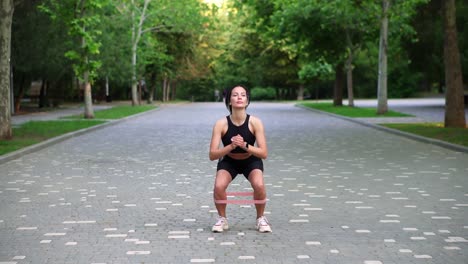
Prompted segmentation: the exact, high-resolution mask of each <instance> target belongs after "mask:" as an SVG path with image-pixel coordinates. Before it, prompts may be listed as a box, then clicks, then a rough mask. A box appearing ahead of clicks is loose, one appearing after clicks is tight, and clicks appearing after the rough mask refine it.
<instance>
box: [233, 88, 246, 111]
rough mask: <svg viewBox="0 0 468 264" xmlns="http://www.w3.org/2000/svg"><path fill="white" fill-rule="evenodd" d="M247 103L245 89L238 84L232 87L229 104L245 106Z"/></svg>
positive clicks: (237, 106) (238, 106) (236, 106)
mask: <svg viewBox="0 0 468 264" xmlns="http://www.w3.org/2000/svg"><path fill="white" fill-rule="evenodd" d="M247 104H248V98H247V91H246V90H245V89H244V88H243V87H240V86H237V87H234V89H232V92H231V106H232V107H234V108H245V107H247Z"/></svg>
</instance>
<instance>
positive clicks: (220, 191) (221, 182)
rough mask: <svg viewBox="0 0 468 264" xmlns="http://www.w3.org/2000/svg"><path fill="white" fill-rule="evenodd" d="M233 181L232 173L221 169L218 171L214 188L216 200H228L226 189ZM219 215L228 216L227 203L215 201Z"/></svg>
mask: <svg viewBox="0 0 468 264" xmlns="http://www.w3.org/2000/svg"><path fill="white" fill-rule="evenodd" d="M231 181H232V178H231V174H229V172H228V171H226V170H219V171H218V172H216V179H215V184H214V190H213V197H214V199H215V201H216V200H227V196H226V189H227V187H228V186H229V183H230V182H231ZM215 206H216V210H218V215H219V216H222V217H226V204H217V203H215Z"/></svg>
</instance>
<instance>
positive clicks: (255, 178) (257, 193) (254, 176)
mask: <svg viewBox="0 0 468 264" xmlns="http://www.w3.org/2000/svg"><path fill="white" fill-rule="evenodd" d="M249 181H250V184H251V185H252V188H253V189H254V200H265V199H266V190H265V184H264V182H263V172H262V171H261V170H259V169H254V170H252V171H251V172H250V174H249ZM265 205H266V204H265V203H263V204H255V208H256V209H257V218H259V217H261V216H263V214H264V212H265Z"/></svg>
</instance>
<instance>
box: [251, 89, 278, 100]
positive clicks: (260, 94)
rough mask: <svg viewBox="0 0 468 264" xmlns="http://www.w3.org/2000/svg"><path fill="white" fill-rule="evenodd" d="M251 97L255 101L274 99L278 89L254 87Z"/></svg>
mask: <svg viewBox="0 0 468 264" xmlns="http://www.w3.org/2000/svg"><path fill="white" fill-rule="evenodd" d="M250 98H251V100H253V101H264V100H274V99H275V98H276V90H275V88H272V87H266V88H262V87H254V88H253V89H252V90H251V91H250Z"/></svg>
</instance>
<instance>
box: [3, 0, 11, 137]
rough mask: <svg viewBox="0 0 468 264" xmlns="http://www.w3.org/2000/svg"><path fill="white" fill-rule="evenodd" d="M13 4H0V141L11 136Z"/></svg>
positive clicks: (4, 1) (9, 1)
mask: <svg viewBox="0 0 468 264" xmlns="http://www.w3.org/2000/svg"><path fill="white" fill-rule="evenodd" d="M13 4H14V3H13V0H2V3H1V4H0V139H9V138H11V136H12V130H11V111H10V109H11V108H10V107H11V101H10V82H11V77H10V76H11V75H10V74H11V72H10V70H11V67H10V56H11V23H12V20H13V11H14V6H13Z"/></svg>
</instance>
